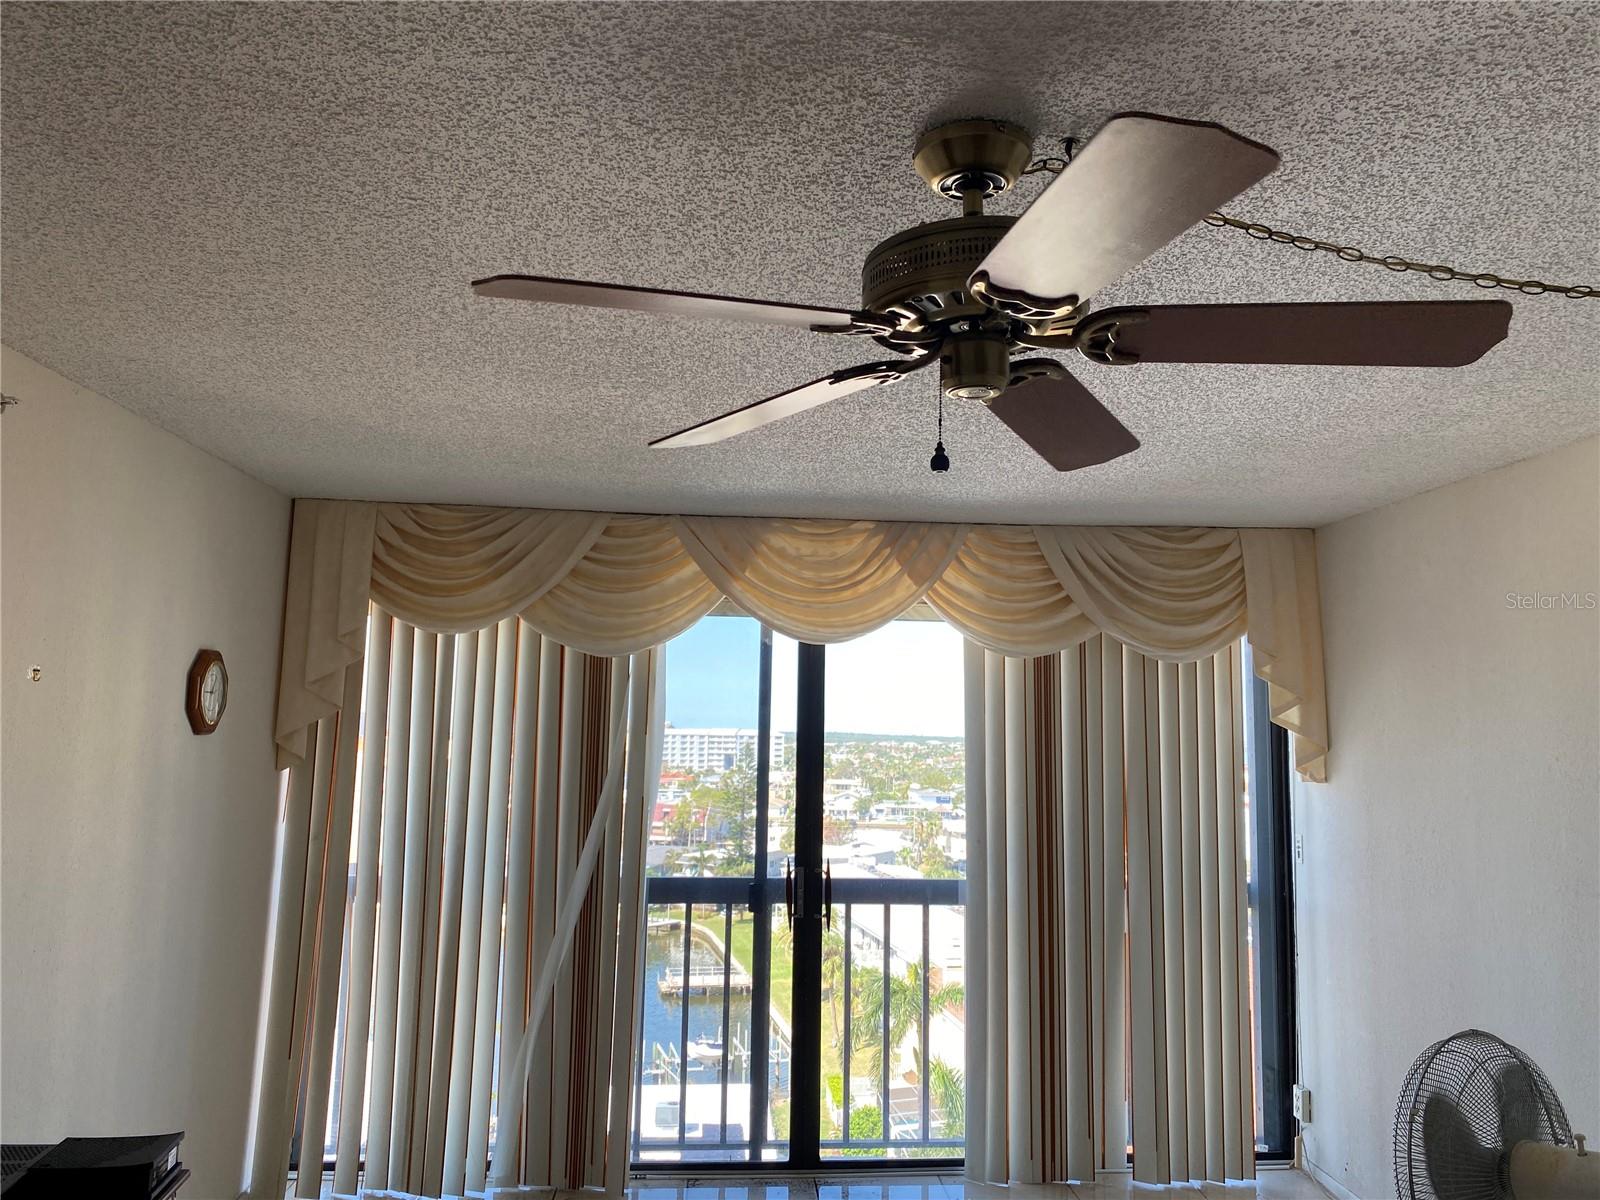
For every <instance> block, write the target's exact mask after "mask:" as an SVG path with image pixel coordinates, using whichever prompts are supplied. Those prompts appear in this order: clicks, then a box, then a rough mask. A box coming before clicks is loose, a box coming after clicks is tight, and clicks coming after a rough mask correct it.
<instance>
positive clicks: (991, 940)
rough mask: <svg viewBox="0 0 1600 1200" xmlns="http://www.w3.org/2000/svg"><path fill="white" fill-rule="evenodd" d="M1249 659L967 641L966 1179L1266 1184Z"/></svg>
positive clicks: (1105, 643) (1105, 644)
mask: <svg viewBox="0 0 1600 1200" xmlns="http://www.w3.org/2000/svg"><path fill="white" fill-rule="evenodd" d="M1240 651H1241V647H1240V645H1239V644H1238V643H1235V644H1233V645H1232V646H1230V647H1228V648H1226V649H1224V650H1222V651H1220V652H1219V653H1217V654H1215V655H1213V656H1210V657H1207V658H1204V659H1201V660H1200V661H1199V662H1190V663H1182V664H1177V663H1168V662H1161V661H1158V660H1156V659H1153V658H1147V657H1146V656H1144V655H1142V654H1140V653H1138V652H1137V651H1134V650H1131V649H1129V648H1128V647H1126V646H1123V645H1121V644H1120V643H1118V642H1116V641H1115V640H1113V639H1111V638H1109V637H1105V636H1099V637H1094V638H1090V639H1089V640H1088V641H1086V642H1084V643H1082V644H1081V645H1079V646H1076V647H1074V648H1072V649H1070V650H1065V651H1062V652H1061V653H1059V654H1052V655H1046V656H1043V657H1039V658H1031V659H1030V658H1008V657H1005V656H1002V655H998V654H995V653H993V652H989V651H984V650H982V649H980V648H978V647H976V646H973V645H970V644H969V646H968V649H967V657H966V695H967V797H968V801H967V822H968V831H969V834H968V837H969V842H968V869H967V871H968V875H967V877H968V906H967V913H966V919H967V945H968V946H969V947H971V948H973V949H972V950H971V951H970V952H969V953H971V954H972V955H973V957H972V958H971V959H970V960H969V962H968V964H967V1006H968V1007H967V1014H968V1022H967V1039H968V1043H967V1063H968V1075H967V1090H968V1096H967V1107H968V1111H969V1112H971V1113H974V1114H982V1116H981V1117H980V1118H979V1119H976V1120H973V1121H970V1122H969V1124H968V1130H967V1168H968V1174H969V1175H971V1176H973V1177H974V1178H979V1179H988V1180H996V1181H1002V1182H1003V1181H1008V1180H1018V1181H1023V1182H1044V1181H1052V1180H1063V1179H1093V1178H1094V1174H1095V1172H1096V1171H1097V1170H1105V1169H1122V1168H1125V1167H1126V1162H1127V1160H1126V1154H1127V1147H1128V1145H1129V1142H1130V1141H1131V1143H1132V1147H1133V1157H1134V1178H1135V1179H1136V1180H1139V1181H1141V1182H1147V1183H1167V1182H1170V1181H1172V1180H1184V1179H1214V1180H1221V1179H1224V1178H1230V1179H1239V1178H1250V1177H1252V1176H1253V1175H1254V1136H1253V1120H1252V1113H1253V1104H1252V1084H1253V1073H1252V1070H1251V1043H1250V988H1249V981H1248V972H1247V968H1248V955H1247V950H1246V911H1247V910H1246V903H1245V891H1244V887H1245V861H1244V849H1245V842H1244V834H1243V828H1244V826H1243V821H1244V816H1245V812H1244V803H1243V802H1244V778H1243V757H1244V756H1243V744H1242V737H1243V715H1242V714H1243V689H1244V683H1243V679H1242V662H1241V652H1240ZM980 956H981V957H980Z"/></svg>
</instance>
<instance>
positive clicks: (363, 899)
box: [250, 518, 661, 1200]
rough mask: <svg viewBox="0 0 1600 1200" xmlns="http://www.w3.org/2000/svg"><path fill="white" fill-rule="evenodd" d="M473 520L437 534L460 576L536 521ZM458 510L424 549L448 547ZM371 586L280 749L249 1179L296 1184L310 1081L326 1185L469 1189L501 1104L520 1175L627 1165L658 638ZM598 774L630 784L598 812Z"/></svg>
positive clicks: (508, 1149)
mask: <svg viewBox="0 0 1600 1200" xmlns="http://www.w3.org/2000/svg"><path fill="white" fill-rule="evenodd" d="M467 524H468V527H469V528H470V529H471V530H472V533H471V550H470V553H464V554H462V555H461V556H459V557H452V556H450V555H448V554H446V555H445V558H446V559H448V560H449V561H451V562H453V563H455V564H456V566H457V567H459V568H461V571H462V573H461V574H460V575H458V578H466V577H467V571H468V570H469V568H467V567H466V566H465V563H466V562H468V561H471V562H475V563H476V564H477V567H473V568H470V570H477V569H481V568H482V565H483V564H484V563H485V562H488V561H490V560H492V559H494V558H496V557H497V556H502V555H503V554H504V553H506V552H507V547H513V546H515V545H516V537H517V536H520V534H521V532H525V531H508V530H507V528H506V527H505V525H504V524H503V523H497V522H496V521H494V520H493V519H492V518H486V519H484V520H482V521H473V522H468V523H467ZM422 528H423V526H421V525H416V526H413V527H412V529H413V532H414V533H415V532H416V531H417V530H420V529H422ZM445 528H447V526H446V525H441V524H435V525H433V526H431V527H429V530H430V531H429V533H428V535H427V536H428V538H438V539H439V541H437V542H434V543H433V544H432V546H429V545H428V544H427V543H425V542H416V543H415V544H416V545H419V546H421V547H422V550H419V553H423V552H426V553H428V554H437V553H438V551H437V545H439V544H451V545H455V546H457V547H458V548H459V547H460V543H458V542H456V540H455V539H454V536H453V535H450V534H444V535H443V536H441V533H440V531H441V529H445ZM454 528H456V529H460V528H461V527H460V526H455V527H454ZM418 536H419V537H420V534H419V535H418ZM313 544H315V543H313ZM567 553H569V554H570V553H572V551H571V549H570V547H569V550H568V551H567ZM398 561H399V559H397V558H393V557H391V558H389V559H387V560H386V564H387V565H386V566H385V567H384V570H385V571H389V570H394V569H396V568H395V565H394V564H395V563H396V562H398ZM519 561H520V560H519ZM386 586H387V585H386ZM370 611H371V620H370V622H369V621H368V620H367V619H366V617H365V614H364V615H363V618H362V621H361V627H362V633H363V636H364V638H365V645H364V646H363V647H362V650H363V657H364V664H363V663H358V664H352V665H351V666H349V667H347V668H344V669H343V678H342V679H341V680H340V681H339V682H340V704H339V707H338V708H337V710H336V711H335V712H334V713H333V714H332V715H331V716H328V717H324V718H322V719H321V720H320V721H318V722H317V723H316V724H315V725H313V726H312V727H311V729H310V730H309V731H308V733H307V746H306V749H307V753H308V759H307V761H306V763H304V764H302V765H298V766H296V767H294V768H293V769H292V770H291V773H290V786H289V807H288V811H287V813H286V818H285V830H286V837H285V846H284V851H283V858H282V860H281V862H280V871H281V873H282V874H281V879H280V896H281V897H282V899H280V904H279V912H278V919H277V925H276V930H277V932H276V937H275V949H274V954H273V960H272V965H271V970H270V976H269V978H270V984H269V989H270V991H269V1001H268V1010H267V1041H266V1056H265V1060H264V1063H263V1071H262V1082H261V1092H260V1099H259V1105H258V1114H259V1115H258V1121H257V1126H256V1129H255V1132H254V1137H253V1147H254V1149H253V1168H252V1180H251V1190H250V1194H251V1195H252V1196H254V1197H272V1198H273V1200H276V1198H278V1197H281V1196H283V1194H284V1188H285V1177H286V1174H287V1171H288V1164H289V1156H290V1139H291V1135H292V1134H293V1132H294V1128H295V1113H296V1106H297V1103H298V1104H300V1105H301V1107H300V1110H299V1111H300V1113H301V1117H302V1120H301V1125H302V1129H301V1149H300V1161H301V1163H302V1164H304V1169H303V1170H302V1171H301V1172H300V1173H299V1175H298V1178H297V1182H296V1185H295V1194H296V1195H298V1196H302V1197H314V1196H317V1195H320V1194H321V1193H320V1188H321V1185H322V1158H323V1149H324V1134H325V1132H326V1133H327V1134H328V1136H330V1137H331V1138H332V1142H331V1143H330V1149H331V1151H332V1155H333V1160H334V1179H333V1190H334V1192H335V1193H336V1194H339V1195H356V1194H361V1193H365V1192H374V1191H379V1192H381V1191H384V1190H390V1191H393V1192H397V1193H402V1194H408V1195H418V1196H459V1195H463V1194H465V1193H467V1192H469V1191H471V1192H481V1191H482V1190H483V1189H484V1187H485V1183H486V1168H487V1165H488V1161H489V1153H490V1148H491V1138H492V1133H493V1130H494V1129H495V1128H496V1127H497V1126H499V1125H505V1124H507V1123H510V1124H511V1127H512V1128H513V1130H514V1133H513V1135H512V1136H509V1137H507V1138H504V1139H502V1142H501V1143H500V1148H501V1149H502V1150H503V1152H504V1153H505V1154H506V1155H508V1156H509V1157H508V1158H507V1159H506V1160H505V1162H503V1163H501V1164H499V1165H500V1166H501V1167H502V1168H504V1170H505V1178H506V1179H507V1180H508V1181H510V1182H522V1183H527V1184H532V1185H538V1186H549V1187H558V1188H576V1187H605V1188H607V1189H608V1190H610V1191H612V1192H617V1191H620V1188H621V1186H622V1181H623V1180H624V1178H625V1174H626V1166H627V1163H626V1145H627V1120H628V1111H629V1110H628V1097H629V1085H630V1081H631V1080H632V1078H633V1072H632V1070H631V1063H632V1050H633V1043H634V1038H633V1033H634V1030H635V1029H636V1027H637V1024H638V1012H637V1010H636V1008H635V1004H636V1001H637V993H638V988H637V987H636V986H635V981H636V978H637V975H638V972H639V970H640V957H641V955H640V948H641V946H642V940H641V924H642V920H643V900H642V877H643V847H644V833H645V829H646V821H647V813H648V809H649V806H650V804H651V803H652V802H653V799H654V777H655V774H656V773H657V772H658V770H659V767H658V760H659V753H660V748H659V739H658V738H656V737H655V736H654V732H653V731H654V730H655V729H656V728H658V727H659V726H660V696H661V693H660V682H661V680H660V673H659V662H658V657H659V656H658V652H656V651H645V652H641V653H638V654H635V655H633V656H631V659H630V658H629V657H616V658H610V659H607V658H599V657H591V656H589V655H587V654H583V653H581V652H578V651H575V650H572V649H570V648H567V647H564V646H562V645H560V644H559V643H557V642H556V641H554V640H552V639H551V638H549V637H546V636H542V635H541V634H540V633H539V632H537V631H536V630H535V629H533V628H532V627H531V626H529V625H528V624H527V623H526V622H523V621H521V620H519V619H518V618H516V617H514V616H513V617H506V618H503V619H500V620H498V621H493V622H490V623H488V624H486V625H484V626H482V627H481V628H477V629H472V630H467V631H461V632H454V633H451V632H446V633H435V632H428V631H426V630H424V629H422V628H419V627H417V626H416V625H414V624H412V623H410V622H407V621H399V620H395V619H394V618H392V617H391V616H390V615H389V614H388V613H387V612H385V611H383V610H382V609H380V608H377V607H375V606H374V607H373V608H371V610H370ZM437 615H438V614H436V616H437ZM341 644H342V642H341ZM357 731H360V734H359V736H358V733H357ZM608 779H609V780H611V781H612V785H613V786H614V787H617V788H620V799H621V803H620V806H618V805H612V806H610V807H609V808H607V809H606V810H605V811H604V813H603V814H602V815H603V816H604V820H603V821H599V820H597V819H596V815H597V813H599V812H601V811H602V810H601V805H602V803H603V799H604V798H603V796H602V782H603V781H605V780H608ZM597 831H598V832H597ZM587 836H594V837H597V838H600V839H602V840H600V841H599V842H597V844H598V845H599V846H600V851H599V855H598V858H597V859H596V860H595V861H596V862H597V866H596V868H595V870H594V873H593V875H592V877H591V878H590V880H589V882H588V883H587V885H586V886H585V885H583V883H582V880H581V879H579V878H578V877H577V871H578V870H579V860H580V846H581V845H582V843H583V842H584V841H585V840H586V837H587ZM569 893H570V894H571V896H572V897H573V898H579V899H581V900H582V908H581V910H576V909H575V911H578V913H579V915H578V924H577V926H576V930H575V933H576V936H575V939H574V941H573V949H572V952H571V954H570V956H567V957H566V958H564V959H563V965H562V968H561V970H560V972H559V973H558V974H557V975H556V977H555V981H554V992H553V994H552V995H551V996H550V997H549V998H548V1000H547V1007H546V1008H545V1010H544V1011H546V1012H547V1014H548V1015H547V1017H546V1018H545V1019H544V1020H543V1021H541V1022H540V1025H539V1028H537V1029H536V1030H535V1031H534V1034H533V1039H534V1040H533V1042H532V1043H531V1044H532V1047H533V1069H532V1071H531V1072H530V1074H529V1076H528V1082H527V1086H526V1089H525V1090H521V1091H518V1090H517V1089H515V1088H513V1087H511V1086H509V1085H508V1083H507V1081H508V1080H511V1079H513V1077H514V1076H515V1071H514V1070H513V1067H512V1063H511V1056H512V1055H513V1054H514V1053H515V1051H516V1050H517V1049H518V1047H519V1046H520V1044H521V1042H522V1039H523V1034H524V1031H525V1030H526V1028H527V1025H528V1021H529V1018H530V1013H532V1012H533V1011H534V1007H535V997H533V996H532V995H530V992H531V991H532V990H533V988H534V985H535V981H536V980H537V978H538V976H539V974H540V970H541V967H542V966H543V965H544V964H545V963H546V961H547V958H548V957H549V956H550V955H551V954H552V947H553V946H554V945H555V944H556V943H557V942H558V941H559V939H560V937H561V931H560V930H559V929H558V911H559V910H560V908H561V905H562V902H563V897H567V896H568V895H569ZM558 957H559V956H558ZM496 1080H498V1081H499V1090H498V1092H497V1091H496V1090H495V1087H496ZM528 1095H532V1096H537V1097H540V1098H548V1097H550V1096H560V1097H563V1098H564V1103H562V1104H559V1105H551V1104H549V1103H545V1102H541V1103H537V1104H532V1105H528V1104H526V1103H525V1101H526V1098H527V1096H528ZM302 1097H303V1099H302ZM363 1159H364V1160H365V1168H364V1171H362V1170H361V1169H360V1164H361V1163H362V1160H363Z"/></svg>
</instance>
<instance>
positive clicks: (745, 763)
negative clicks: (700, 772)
mask: <svg viewBox="0 0 1600 1200" xmlns="http://www.w3.org/2000/svg"><path fill="white" fill-rule="evenodd" d="M709 790H710V791H711V794H710V796H709V804H710V823H711V824H713V825H715V826H716V827H717V828H718V829H719V830H720V831H721V833H720V837H719V840H720V841H721V843H722V846H723V858H722V871H721V873H722V874H724V875H748V874H750V872H752V871H753V870H755V826H756V757H755V752H754V750H753V749H751V748H746V749H745V751H744V753H742V754H740V755H739V757H738V759H737V760H736V761H735V762H734V764H733V766H731V767H729V768H728V769H727V770H726V771H724V772H723V773H722V782H721V783H720V784H719V785H718V786H717V787H716V788H715V789H709Z"/></svg>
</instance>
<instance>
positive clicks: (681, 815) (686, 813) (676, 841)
mask: <svg viewBox="0 0 1600 1200" xmlns="http://www.w3.org/2000/svg"><path fill="white" fill-rule="evenodd" d="M694 831H695V820H694V805H693V804H692V803H691V802H690V800H689V797H688V796H685V797H684V798H683V799H682V800H679V801H678V806H677V807H676V808H674V809H673V810H672V815H671V816H670V817H668V818H667V837H668V838H670V839H671V841H672V844H673V845H674V846H687V845H688V844H689V843H690V842H691V841H693V840H694Z"/></svg>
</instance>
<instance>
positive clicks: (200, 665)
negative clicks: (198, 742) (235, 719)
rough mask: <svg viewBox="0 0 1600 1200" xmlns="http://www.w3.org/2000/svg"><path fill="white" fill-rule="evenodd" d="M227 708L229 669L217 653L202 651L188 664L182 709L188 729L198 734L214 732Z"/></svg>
mask: <svg viewBox="0 0 1600 1200" xmlns="http://www.w3.org/2000/svg"><path fill="white" fill-rule="evenodd" d="M227 707H228V668H227V667H226V666H224V665H223V662H222V655H221V654H220V653H219V652H217V651H216V650H202V651H200V653H198V654H196V655H195V656H194V662H192V663H191V664H189V678H188V680H187V681H186V682H185V684H184V690H183V709H184V712H185V714H187V716H188V718H189V728H190V729H191V730H192V731H194V732H195V733H211V732H213V731H214V730H215V729H216V728H217V724H218V722H220V721H221V720H222V714H223V713H224V712H225V711H226V710H227Z"/></svg>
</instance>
